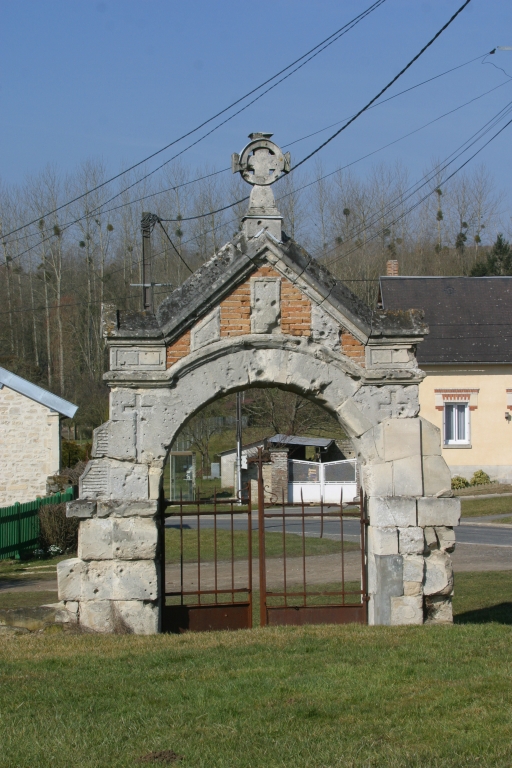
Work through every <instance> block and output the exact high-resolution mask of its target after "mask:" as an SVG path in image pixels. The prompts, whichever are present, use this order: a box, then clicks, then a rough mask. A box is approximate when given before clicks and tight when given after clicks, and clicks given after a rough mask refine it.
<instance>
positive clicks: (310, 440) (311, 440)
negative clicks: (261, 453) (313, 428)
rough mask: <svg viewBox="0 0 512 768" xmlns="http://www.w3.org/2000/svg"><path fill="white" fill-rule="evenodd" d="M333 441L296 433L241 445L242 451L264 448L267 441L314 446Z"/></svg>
mask: <svg viewBox="0 0 512 768" xmlns="http://www.w3.org/2000/svg"><path fill="white" fill-rule="evenodd" d="M333 442H334V438H329V437H299V436H297V435H280V434H278V435H273V436H272V437H264V438H262V439H261V440H256V441H255V442H254V443H247V445H242V451H246V450H248V449H251V448H255V447H256V448H257V447H259V446H261V447H262V448H265V447H266V446H267V445H268V444H269V443H271V444H273V445H306V446H307V445H311V446H314V447H315V448H328V447H329V446H330V445H331V444H332V443H333ZM235 451H236V448H230V449H229V450H228V451H221V452H220V453H218V454H217V455H218V456H226V455H227V454H228V453H235Z"/></svg>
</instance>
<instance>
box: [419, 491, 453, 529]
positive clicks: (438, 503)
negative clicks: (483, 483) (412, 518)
mask: <svg viewBox="0 0 512 768" xmlns="http://www.w3.org/2000/svg"><path fill="white" fill-rule="evenodd" d="M459 519H460V499H457V498H453V499H440V498H439V499H437V498H423V499H418V525H421V526H423V527H425V526H439V525H446V526H448V527H449V528H453V527H454V526H455V525H458V524H459Z"/></svg>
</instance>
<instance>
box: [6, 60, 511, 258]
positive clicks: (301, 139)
mask: <svg viewBox="0 0 512 768" xmlns="http://www.w3.org/2000/svg"><path fill="white" fill-rule="evenodd" d="M481 58H482V54H481V55H479V56H475V57H474V58H473V59H469V61H466V62H464V63H463V64H459V65H457V66H456V67H452V68H451V69H447V70H445V71H444V72H440V73H439V74H438V75H434V76H433V77H431V78H428V79H427V80H423V81H422V82H420V83H416V85H413V86H411V87H410V88H406V89H405V90H403V91H399V92H398V93H396V94H394V95H393V96H389V97H388V98H387V99H383V101H380V102H378V103H376V104H373V105H372V106H371V107H370V108H369V109H375V108H376V107H379V106H381V105H382V104H385V103H387V102H388V101H392V100H393V99H396V98H398V96H402V95H403V94H404V93H408V92H409V91H412V90H414V89H416V88H419V87H420V86H422V85H425V84H427V83H430V82H432V81H433V80H436V79H438V78H440V77H443V76H445V75H447V74H450V73H451V72H454V71H455V70H457V69H461V68H462V67H465V66H468V65H469V64H472V63H473V62H475V61H477V60H479V59H481ZM505 84H506V83H501V84H500V85H499V86H496V88H499V87H501V86H502V85H505ZM492 90H495V89H494V88H493V89H491V90H490V91H486V92H485V94H483V95H486V94H487V93H491V91H492ZM477 98H480V97H477ZM468 103H469V102H468ZM351 117H353V116H351ZM348 119H350V118H343V119H342V120H338V121H336V122H335V123H331V124H330V125H328V126H325V127H324V128H320V129H319V130H318V131H314V132H313V133H310V134H308V135H306V136H302V137H301V138H299V139H294V140H293V141H291V142H288V143H287V144H284V145H283V146H284V148H287V147H290V146H292V145H293V144H297V143H299V142H301V141H304V140H306V139H308V138H311V136H315V135H317V134H319V133H322V132H323V131H326V130H329V128H332V127H333V126H335V125H339V123H340V122H343V121H344V120H348ZM386 146H387V145H386ZM172 159H175V158H171V160H172ZM169 162H170V161H169ZM345 167H346V166H345ZM156 170H158V169H155V171H156ZM230 170H231V168H222V169H221V170H219V171H213V172H212V173H208V174H205V175H204V176H199V177H197V178H195V179H191V180H189V181H185V182H183V183H181V184H176V185H173V186H171V187H166V188H165V189H162V190H159V191H158V192H151V193H150V194H148V195H143V196H142V197H139V198H136V199H134V200H130V201H129V202H127V203H122V204H121V205H116V206H113V207H112V208H107V209H106V210H103V211H101V214H100V215H105V214H107V213H110V212H112V211H117V210H120V209H121V208H125V207H127V206H129V205H134V204H135V203H138V202H141V201H143V200H147V199H149V198H152V197H156V196H158V195H161V194H165V193H166V192H171V191H176V190H178V189H181V188H182V187H186V186H189V185H191V184H195V183H197V182H199V181H203V180H205V179H209V178H211V177H212V176H217V175H219V174H221V173H226V172H227V171H230ZM139 181H140V180H139ZM139 181H137V182H135V183H134V185H133V186H135V184H138V183H139ZM106 183H107V182H106ZM92 191H93V190H88V192H86V193H85V194H90V193H91V192H92ZM126 191H127V190H123V191H122V192H120V193H118V194H116V195H114V197H112V198H110V200H108V201H106V202H103V203H101V205H99V206H97V207H96V208H95V209H93V211H91V212H88V213H87V214H84V215H83V216H81V217H80V218H78V219H74V220H72V221H70V222H67V223H65V224H63V225H62V227H61V229H62V231H65V230H66V229H68V228H69V227H70V226H73V225H74V224H77V223H79V222H80V221H82V220H83V219H85V218H87V217H88V216H92V215H94V213H95V212H97V211H99V210H100V209H101V208H103V207H104V206H105V205H108V202H110V201H111V200H113V199H114V198H115V197H118V196H119V195H120V194H124V192H126ZM246 199H247V198H243V199H242V200H239V201H235V202H234V203H231V206H228V207H232V206H235V205H237V204H238V203H240V202H243V201H244V200H246ZM65 205H66V204H65ZM214 213H216V211H212V212H210V214H214ZM204 215H205V216H207V215H209V214H204ZM194 218H196V217H194V216H191V217H188V218H187V221H191V220H193V219H194ZM181 220H182V219H165V221H181ZM36 221H40V219H38V220H36ZM32 223H33V222H32ZM28 226H30V223H29V224H27V225H24V226H23V227H20V228H19V229H18V230H12V231H13V232H16V231H19V230H20V229H24V228H25V227H28ZM5 237H7V235H6V236H5ZM31 237H35V234H34V233H33V232H31V233H28V234H26V235H22V236H20V237H19V238H14V239H12V240H9V241H8V243H7V244H9V245H10V244H12V243H15V242H19V241H20V240H26V239H28V238H31ZM48 239H51V237H50V238H48ZM37 245H39V243H38V244H37ZM37 245H36V246H35V247H37ZM30 250H32V249H31V248H29V249H27V251H24V252H23V253H22V254H19V255H16V256H14V257H13V259H17V258H20V257H21V256H23V255H25V253H27V252H28V251H30Z"/></svg>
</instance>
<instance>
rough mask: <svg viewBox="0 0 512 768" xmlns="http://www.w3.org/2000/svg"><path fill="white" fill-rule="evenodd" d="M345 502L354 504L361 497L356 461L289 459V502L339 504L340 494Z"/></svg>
mask: <svg viewBox="0 0 512 768" xmlns="http://www.w3.org/2000/svg"><path fill="white" fill-rule="evenodd" d="M342 491H343V500H344V501H352V500H353V499H354V498H355V497H356V496H357V493H358V488H357V461H356V459H345V460H343V461H326V462H324V463H323V464H320V463H318V462H315V461H300V460H299V459H290V461H289V462H288V501H289V502H293V503H296V502H299V503H300V501H301V498H302V499H303V500H304V501H305V502H308V503H309V502H317V503H320V501H321V500H323V501H324V503H326V504H339V503H340V497H341V493H342Z"/></svg>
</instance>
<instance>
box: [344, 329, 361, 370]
mask: <svg viewBox="0 0 512 768" xmlns="http://www.w3.org/2000/svg"><path fill="white" fill-rule="evenodd" d="M341 351H342V352H343V354H344V355H346V356H347V357H349V358H350V359H351V360H353V361H354V363H358V364H359V365H360V366H362V367H363V368H364V365H365V361H364V344H361V342H360V341H358V340H357V339H356V338H354V336H352V334H351V333H349V332H348V331H345V330H343V331H342V332H341Z"/></svg>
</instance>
